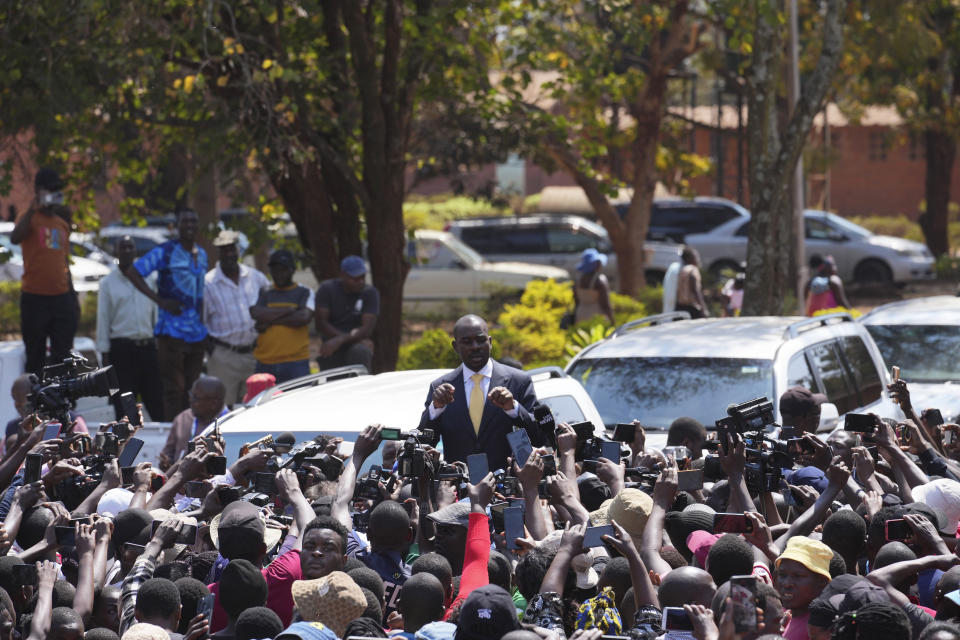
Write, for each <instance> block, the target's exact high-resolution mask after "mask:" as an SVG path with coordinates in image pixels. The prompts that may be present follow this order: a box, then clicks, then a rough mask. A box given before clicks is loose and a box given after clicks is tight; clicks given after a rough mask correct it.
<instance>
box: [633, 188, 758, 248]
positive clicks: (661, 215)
mask: <svg viewBox="0 0 960 640" xmlns="http://www.w3.org/2000/svg"><path fill="white" fill-rule="evenodd" d="M627 206H628V205H619V206H618V207H617V211H618V212H619V213H620V215H621V216H622V215H624V214H626V210H627ZM749 217H750V212H749V211H747V210H746V209H744V208H743V207H742V206H741V205H739V204H737V203H736V202H734V201H732V200H727V199H726V198H711V197H699V198H657V199H656V200H654V201H653V206H652V207H651V209H650V229H649V230H648V231H647V238H648V239H649V240H661V241H668V242H679V243H684V242H686V237H687V236H688V235H689V234H692V233H706V232H708V231H711V230H712V229H715V228H717V227H718V226H720V225H721V224H723V223H725V222H728V221H730V220H738V219H742V218H749Z"/></svg>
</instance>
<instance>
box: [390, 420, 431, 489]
mask: <svg viewBox="0 0 960 640" xmlns="http://www.w3.org/2000/svg"><path fill="white" fill-rule="evenodd" d="M402 435H404V436H405V437H404V440H403V447H402V448H401V450H400V454H399V455H398V456H397V469H398V472H399V475H400V477H401V478H419V477H420V476H422V475H423V474H424V473H425V472H427V473H429V474H430V477H433V476H434V475H435V472H436V471H437V469H436V463H435V462H434V460H433V458H432V457H431V456H430V455H428V454H427V450H426V446H427V445H429V446H433V445H434V444H436V442H437V440H436V433H435V432H434V430H433V429H424V430H423V431H420V430H418V429H412V430H410V431H408V432H406V433H405V434H402Z"/></svg>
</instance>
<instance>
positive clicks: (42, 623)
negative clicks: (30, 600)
mask: <svg viewBox="0 0 960 640" xmlns="http://www.w3.org/2000/svg"><path fill="white" fill-rule="evenodd" d="M56 581H57V565H55V564H54V563H52V562H50V561H49V560H44V561H43V562H38V563H37V604H36V606H35V607H34V609H33V620H32V621H31V623H30V635H29V636H27V640H46V638H47V636H48V635H49V634H50V624H51V622H52V617H53V616H52V614H53V585H54V583H55V582H56Z"/></svg>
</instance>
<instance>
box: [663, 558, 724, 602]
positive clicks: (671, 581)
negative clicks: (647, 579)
mask: <svg viewBox="0 0 960 640" xmlns="http://www.w3.org/2000/svg"><path fill="white" fill-rule="evenodd" d="M716 592H717V585H715V584H714V583H713V577H711V575H710V574H709V573H707V572H706V571H704V570H703V569H698V568H697V567H678V568H676V569H674V570H673V571H671V572H670V573H668V574H667V575H666V576H664V578H663V580H662V581H661V582H660V589H659V590H658V591H657V596H658V597H659V598H660V608H661V609H662V608H663V607H682V606H683V605H685V604H702V605H703V606H705V607H709V606H710V605H711V604H712V603H713V595H714V594H715V593H716Z"/></svg>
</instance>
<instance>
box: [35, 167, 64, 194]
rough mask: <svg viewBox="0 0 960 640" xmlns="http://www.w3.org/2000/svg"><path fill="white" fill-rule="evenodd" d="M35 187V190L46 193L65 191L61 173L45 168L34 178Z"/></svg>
mask: <svg viewBox="0 0 960 640" xmlns="http://www.w3.org/2000/svg"><path fill="white" fill-rule="evenodd" d="M33 186H34V188H35V189H43V190H44V191H60V190H61V189H63V180H61V179H60V174H59V173H57V172H56V171H54V170H53V169H50V168H47V167H45V168H43V169H40V170H39V171H37V175H35V176H34V178H33Z"/></svg>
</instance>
